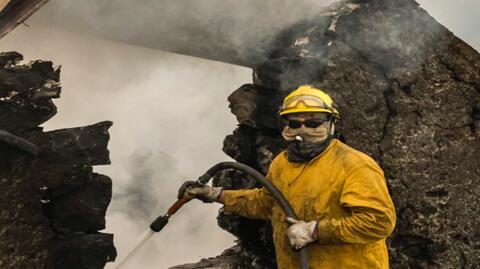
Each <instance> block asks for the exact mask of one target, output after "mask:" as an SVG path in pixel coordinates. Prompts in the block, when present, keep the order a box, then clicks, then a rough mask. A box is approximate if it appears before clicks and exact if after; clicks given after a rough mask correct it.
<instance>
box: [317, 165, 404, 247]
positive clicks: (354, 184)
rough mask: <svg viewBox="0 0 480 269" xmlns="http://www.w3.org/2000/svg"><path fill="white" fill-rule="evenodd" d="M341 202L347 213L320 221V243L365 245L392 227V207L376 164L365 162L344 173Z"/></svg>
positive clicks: (391, 229)
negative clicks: (340, 216) (341, 216)
mask: <svg viewBox="0 0 480 269" xmlns="http://www.w3.org/2000/svg"><path fill="white" fill-rule="evenodd" d="M340 203H341V206H342V207H343V208H345V209H346V211H347V212H349V214H348V215H347V216H346V217H343V218H332V219H322V220H320V221H319V224H318V239H319V240H318V241H319V243H324V244H331V243H351V244H366V243H370V242H374V241H378V240H381V239H383V238H385V237H387V236H388V235H389V234H390V233H391V232H392V231H393V228H394V227H395V222H396V215H395V208H394V205H393V202H392V199H391V198H390V195H389V193H388V189H387V185H386V182H385V177H384V175H383V171H382V170H381V169H380V168H379V167H378V166H377V165H376V164H375V165H372V164H368V163H367V164H365V163H364V164H362V165H360V166H357V167H356V168H354V169H352V171H351V172H350V173H349V174H347V176H346V180H345V185H344V188H343V192H342V194H341V197H340Z"/></svg>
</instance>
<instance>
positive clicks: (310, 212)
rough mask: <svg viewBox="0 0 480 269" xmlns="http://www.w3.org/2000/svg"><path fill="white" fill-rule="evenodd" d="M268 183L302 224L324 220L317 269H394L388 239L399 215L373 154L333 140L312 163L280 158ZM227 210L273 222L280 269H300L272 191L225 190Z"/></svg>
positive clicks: (312, 256)
mask: <svg viewBox="0 0 480 269" xmlns="http://www.w3.org/2000/svg"><path fill="white" fill-rule="evenodd" d="M267 178H268V179H269V180H270V181H272V183H273V184H274V185H275V186H276V187H277V188H278V189H279V190H280V191H281V192H282V193H283V194H284V195H285V197H286V198H287V200H288V201H289V202H290V204H291V205H292V207H293V209H294V210H295V212H296V213H297V215H298V217H299V219H300V220H304V221H307V222H308V221H311V220H318V221H319V227H318V228H319V240H318V241H316V242H314V243H311V244H309V245H308V246H307V249H308V253H309V262H310V268H311V269H317V268H318V269H320V268H321V269H328V268H333V269H340V268H341V269H347V268H368V269H376V268H382V269H383V268H388V253H387V248H386V245H385V238H386V237H387V236H388V235H389V234H390V233H391V232H392V230H393V228H394V226H395V221H396V216H395V208H394V206H393V202H392V200H391V198H390V195H389V194H388V190H387V186H386V182H385V177H384V175H383V171H382V169H381V168H380V167H379V166H378V165H377V163H376V162H375V161H374V160H373V159H371V158H370V157H368V156H367V155H365V154H363V153H361V152H359V151H357V150H355V149H353V148H351V147H349V146H347V145H345V144H343V143H342V142H340V141H338V140H335V139H334V140H332V142H331V143H330V145H329V146H328V147H327V148H326V149H325V151H324V152H323V153H322V154H320V155H319V156H317V157H315V158H314V159H313V160H311V161H310V162H308V163H304V164H299V163H291V162H288V160H287V158H286V153H285V152H282V153H280V154H279V155H278V156H277V157H276V158H275V159H274V160H273V161H272V164H271V165H270V169H269V171H268V175H267ZM223 195H224V204H225V210H226V211H229V212H232V213H236V214H239V215H242V216H245V217H248V218H252V219H264V220H270V221H271V223H272V227H273V240H274V243H275V251H276V259H277V264H278V268H279V269H297V268H300V265H299V255H298V252H296V251H293V250H292V248H291V247H290V244H289V241H288V237H287V235H286V230H287V229H288V227H289V226H288V224H287V223H286V221H285V218H286V216H285V214H284V212H283V211H282V209H281V208H280V206H279V205H278V203H277V202H276V201H275V200H274V199H273V197H272V196H271V195H270V193H268V192H267V191H266V190H264V189H263V188H262V189H251V190H234V191H233V190H228V191H224V193H223Z"/></svg>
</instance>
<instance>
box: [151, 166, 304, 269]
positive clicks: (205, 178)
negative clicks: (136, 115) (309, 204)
mask: <svg viewBox="0 0 480 269" xmlns="http://www.w3.org/2000/svg"><path fill="white" fill-rule="evenodd" d="M225 169H235V170H239V171H242V172H244V173H246V174H248V175H251V176H252V177H254V178H255V179H256V180H257V181H258V182H260V183H261V184H262V185H263V186H264V187H265V188H266V189H267V190H268V191H269V192H270V193H271V194H272V196H273V197H274V198H275V199H276V200H277V202H278V203H279V204H280V207H281V208H282V210H283V211H284V212H285V214H286V215H287V217H290V218H293V219H298V217H297V214H295V212H294V211H293V208H292V206H291V205H290V203H289V202H288V201H287V199H285V196H283V194H282V193H281V192H280V191H279V190H278V189H277V188H276V187H275V186H274V185H273V184H272V183H271V182H270V181H268V180H267V179H266V178H265V177H264V176H263V175H262V174H261V173H260V172H258V171H257V170H255V169H253V168H251V167H250V166H248V165H245V164H241V163H236V162H221V163H218V164H216V165H214V166H212V167H211V168H210V169H208V171H207V172H205V174H203V175H202V176H200V177H199V178H198V179H197V183H198V184H200V185H205V184H207V183H208V182H209V181H210V179H211V178H212V177H213V176H215V174H216V173H218V172H219V171H221V170H225ZM189 201H190V199H189V198H185V197H184V198H181V199H178V200H177V201H176V202H175V203H174V204H173V205H172V206H171V207H170V208H169V209H168V210H167V213H166V214H165V215H162V216H159V217H158V218H157V219H155V220H154V221H153V222H152V223H151V224H150V229H151V230H152V231H154V232H159V231H161V230H162V229H163V227H165V225H167V223H168V219H169V218H170V217H171V216H172V215H173V214H175V213H176V212H177V211H178V210H179V209H180V208H181V207H182V206H183V205H184V204H186V203H187V202H189ZM299 254H300V264H301V269H308V268H309V266H308V255H307V249H306V248H302V249H300V250H299Z"/></svg>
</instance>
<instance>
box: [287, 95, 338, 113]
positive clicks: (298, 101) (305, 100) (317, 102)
mask: <svg viewBox="0 0 480 269" xmlns="http://www.w3.org/2000/svg"><path fill="white" fill-rule="evenodd" d="M301 105H303V106H305V107H310V108H320V109H328V110H330V108H329V107H328V106H327V105H326V104H325V102H324V101H323V100H322V99H320V98H318V97H316V96H311V95H299V96H296V97H293V98H291V99H289V100H288V101H286V102H285V103H284V104H283V106H282V110H287V109H293V108H297V107H299V106H301Z"/></svg>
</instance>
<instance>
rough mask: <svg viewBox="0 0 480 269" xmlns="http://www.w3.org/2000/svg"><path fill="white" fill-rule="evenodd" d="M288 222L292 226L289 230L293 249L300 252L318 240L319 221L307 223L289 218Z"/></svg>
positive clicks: (288, 234) (288, 233)
mask: <svg viewBox="0 0 480 269" xmlns="http://www.w3.org/2000/svg"><path fill="white" fill-rule="evenodd" d="M286 220H287V222H288V223H290V224H292V225H291V226H290V227H289V228H288V230H287V236H288V239H289V240H290V245H291V246H292V248H294V249H296V250H299V249H301V248H303V247H304V246H306V245H308V244H310V243H312V242H313V241H315V240H317V225H318V222H317V221H310V222H305V221H301V220H296V219H293V218H287V219H286Z"/></svg>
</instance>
